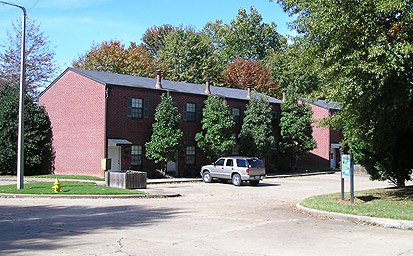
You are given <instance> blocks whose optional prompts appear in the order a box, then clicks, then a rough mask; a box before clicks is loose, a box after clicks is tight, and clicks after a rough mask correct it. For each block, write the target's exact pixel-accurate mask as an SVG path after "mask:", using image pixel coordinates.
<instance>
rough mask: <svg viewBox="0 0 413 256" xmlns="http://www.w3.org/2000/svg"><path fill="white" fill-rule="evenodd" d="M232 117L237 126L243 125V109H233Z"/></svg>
mask: <svg viewBox="0 0 413 256" xmlns="http://www.w3.org/2000/svg"><path fill="white" fill-rule="evenodd" d="M231 115H232V116H233V117H234V121H235V123H236V124H240V123H241V109H239V108H232V109H231Z"/></svg>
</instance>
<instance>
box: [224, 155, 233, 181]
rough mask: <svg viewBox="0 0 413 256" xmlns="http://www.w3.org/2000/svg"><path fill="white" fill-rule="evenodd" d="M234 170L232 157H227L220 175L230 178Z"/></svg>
mask: <svg viewBox="0 0 413 256" xmlns="http://www.w3.org/2000/svg"><path fill="white" fill-rule="evenodd" d="M233 171H234V159H231V158H228V159H227V161H226V162H225V166H224V169H223V173H222V177H223V178H225V179H230V178H231V173H232V172H233Z"/></svg>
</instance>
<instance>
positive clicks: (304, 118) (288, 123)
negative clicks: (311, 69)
mask: <svg viewBox="0 0 413 256" xmlns="http://www.w3.org/2000/svg"><path fill="white" fill-rule="evenodd" d="M288 95H289V96H288V97H287V100H286V101H285V102H283V103H282V104H281V118H280V124H279V126H280V135H281V137H280V140H279V142H278V145H279V147H278V148H279V151H280V153H282V154H286V155H288V156H289V157H290V168H292V169H294V170H295V169H296V166H297V161H298V160H299V159H301V158H302V157H304V156H305V155H306V154H308V152H309V151H310V150H313V149H314V148H316V146H317V145H316V141H315V140H314V139H313V135H312V133H313V128H312V126H311V124H312V120H311V116H312V114H313V113H312V111H311V108H310V106H309V105H307V104H305V103H301V104H300V103H298V101H297V97H295V96H294V94H292V93H289V94H288Z"/></svg>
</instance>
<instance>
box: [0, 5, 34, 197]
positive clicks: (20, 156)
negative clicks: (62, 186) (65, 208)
mask: <svg viewBox="0 0 413 256" xmlns="http://www.w3.org/2000/svg"><path fill="white" fill-rule="evenodd" d="M0 3H1V4H6V5H11V6H14V7H17V8H20V9H21V10H22V11H23V19H22V45H21V53H20V99H19V131H18V139H17V140H18V141H17V189H22V188H23V187H24V181H23V176H24V117H23V113H24V96H25V94H24V80H25V73H26V57H25V55H26V46H25V44H26V16H27V15H26V9H25V8H24V7H23V6H19V5H15V4H12V3H7V2H3V1H0Z"/></svg>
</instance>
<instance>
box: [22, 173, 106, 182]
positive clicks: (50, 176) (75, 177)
mask: <svg viewBox="0 0 413 256" xmlns="http://www.w3.org/2000/svg"><path fill="white" fill-rule="evenodd" d="M26 177H28V178H44V179H55V178H58V179H72V180H97V181H105V179H104V178H99V177H94V176H85V175H65V174H47V175H36V176H26Z"/></svg>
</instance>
